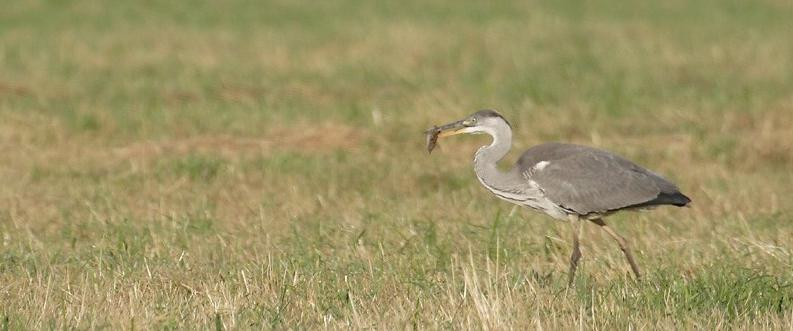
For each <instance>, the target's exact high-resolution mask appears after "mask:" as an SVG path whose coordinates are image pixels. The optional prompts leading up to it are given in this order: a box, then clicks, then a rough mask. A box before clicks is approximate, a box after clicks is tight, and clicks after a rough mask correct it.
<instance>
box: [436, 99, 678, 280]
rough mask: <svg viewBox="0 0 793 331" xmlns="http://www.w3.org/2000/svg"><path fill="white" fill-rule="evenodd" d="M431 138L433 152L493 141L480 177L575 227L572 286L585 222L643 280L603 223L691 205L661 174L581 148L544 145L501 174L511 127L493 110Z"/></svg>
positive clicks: (478, 165) (478, 164)
mask: <svg viewBox="0 0 793 331" xmlns="http://www.w3.org/2000/svg"><path fill="white" fill-rule="evenodd" d="M427 133H428V135H430V140H431V141H432V145H431V146H430V145H428V148H429V150H430V151H431V150H432V148H433V147H434V144H435V139H437V137H438V136H439V137H447V136H451V135H456V134H461V133H470V134H488V135H490V136H491V137H492V139H493V140H492V142H491V143H490V144H489V145H486V146H483V147H481V148H479V150H478V151H477V152H476V154H475V157H474V171H475V173H476V177H477V178H478V179H479V182H480V183H482V185H483V186H484V187H485V188H487V189H488V190H489V191H490V192H491V193H493V194H494V195H496V196H497V197H499V198H501V199H503V200H506V201H509V202H512V203H514V204H517V205H520V206H525V207H529V208H531V209H534V210H537V211H540V212H543V213H545V214H547V215H549V216H551V217H553V218H555V219H558V220H564V221H569V222H570V223H571V225H572V226H573V232H574V236H573V239H574V240H573V255H572V256H571V260H570V261H571V264H570V273H569V277H570V278H569V280H570V283H572V281H573V277H574V274H575V269H576V266H577V263H578V259H579V257H580V255H581V254H580V251H579V248H578V246H579V245H578V240H579V238H578V237H579V236H580V220H589V221H592V222H593V223H595V224H597V225H599V226H601V227H602V228H603V229H604V230H605V231H606V232H607V233H608V234H609V235H611V236H612V237H614V239H615V240H617V242H618V243H619V244H620V248H621V249H622V250H623V252H625V255H626V258H627V259H628V262H629V263H630V264H631V268H632V269H633V271H634V273H635V274H636V277H637V278H639V277H641V273H640V271H639V268H638V265H636V263H635V261H634V260H633V256H632V254H631V252H630V249H629V247H628V244H627V241H625V239H624V238H622V237H621V236H619V235H618V234H617V233H616V232H614V231H613V230H612V229H611V228H609V227H608V226H607V225H606V223H605V222H604V221H603V220H602V218H603V217H606V216H608V215H610V214H612V213H615V212H618V211H622V210H635V209H647V208H652V207H656V206H661V205H674V206H686V205H687V204H688V203H690V202H691V200H690V199H689V198H688V197H686V196H685V195H684V194H682V193H680V190H679V189H678V188H677V186H675V184H673V183H672V182H670V181H669V180H667V179H665V178H663V177H662V176H661V175H659V174H657V173H655V172H652V171H650V170H647V169H645V168H643V167H641V166H639V165H637V164H635V163H633V162H631V161H629V160H627V159H625V158H622V157H620V156H618V155H616V154H613V153H610V152H607V151H604V150H600V149H596V148H592V147H587V146H581V145H574V144H563V143H545V144H540V145H537V146H534V147H532V148H529V149H528V150H527V151H525V152H524V153H523V155H522V156H521V157H520V158H519V159H518V161H517V162H516V163H515V165H513V166H512V168H511V169H509V170H507V171H502V170H500V169H499V167H498V162H499V161H500V160H501V159H503V158H504V156H505V155H506V154H507V153H508V152H509V150H510V148H511V145H512V128H511V126H510V124H509V122H507V120H506V119H504V117H503V116H501V115H500V114H499V113H497V112H496V111H493V110H482V111H479V112H476V113H474V114H472V115H471V116H469V117H467V118H466V119H464V120H461V121H457V122H453V123H450V124H447V125H444V126H441V127H434V128H433V129H430V130H428V132H427ZM430 140H428V141H430Z"/></svg>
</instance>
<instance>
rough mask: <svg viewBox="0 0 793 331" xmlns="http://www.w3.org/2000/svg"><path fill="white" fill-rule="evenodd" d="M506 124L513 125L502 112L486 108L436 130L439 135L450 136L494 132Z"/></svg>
mask: <svg viewBox="0 0 793 331" xmlns="http://www.w3.org/2000/svg"><path fill="white" fill-rule="evenodd" d="M504 125H506V126H507V127H511V126H510V125H509V122H507V120H506V119H504V117H503V116H501V114H499V113H498V112H496V111H495V110H491V109H485V110H480V111H478V112H475V113H473V114H471V115H469V116H468V117H466V118H464V119H462V120H459V121H456V122H452V123H449V124H446V125H442V126H440V127H438V128H435V130H437V131H438V132H439V133H438V137H448V136H453V135H457V134H461V133H474V134H478V133H492V132H493V131H495V129H497V128H500V127H503V126H504Z"/></svg>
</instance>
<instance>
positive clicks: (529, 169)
mask: <svg viewBox="0 0 793 331" xmlns="http://www.w3.org/2000/svg"><path fill="white" fill-rule="evenodd" d="M543 161H545V162H546V163H544V164H543V166H542V167H539V166H537V164H538V163H540V162H543ZM517 166H518V167H520V168H521V171H522V172H523V173H524V174H525V176H526V177H527V179H528V180H531V181H534V182H535V183H536V185H537V186H538V187H539V188H540V189H541V190H542V191H543V193H544V195H545V196H546V198H548V199H549V200H551V201H552V202H554V203H556V204H558V205H560V206H561V207H562V208H565V209H567V210H571V211H574V212H576V213H578V214H581V215H586V214H590V213H605V212H609V211H615V210H619V209H624V208H631V207H642V206H650V205H656V204H675V205H685V204H686V203H688V202H689V201H690V200H688V198H686V197H685V196H684V195H682V194H680V192H679V190H678V188H677V187H676V186H675V185H674V184H672V183H671V182H669V181H668V180H666V179H664V178H663V177H661V176H660V175H658V174H655V173H653V172H652V171H649V170H647V169H645V168H642V167H641V166H639V165H636V164H635V163H633V162H631V161H629V160H626V159H624V158H622V157H620V156H618V155H616V154H612V153H609V152H606V151H603V150H599V149H595V148H591V147H586V146H579V145H570V144H557V143H552V144H544V145H540V146H538V147H536V148H532V149H530V150H528V151H526V153H524V155H523V156H522V157H521V159H520V160H519V161H518V164H517Z"/></svg>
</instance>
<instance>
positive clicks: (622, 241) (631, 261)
mask: <svg viewBox="0 0 793 331" xmlns="http://www.w3.org/2000/svg"><path fill="white" fill-rule="evenodd" d="M591 221H592V223H595V224H597V225H600V228H601V229H603V231H606V233H608V234H609V235H610V236H611V237H612V238H614V240H616V241H617V244H619V245H620V249H621V250H622V252H623V253H625V258H626V259H627V260H628V263H629V264H630V265H631V269H632V270H633V274H634V275H636V279H638V280H641V279H642V272H641V271H640V270H639V265H638V264H636V261H635V260H634V259H633V253H631V248H630V246H629V245H628V241H626V240H625V238H623V237H622V236H620V235H619V234H618V233H617V232H615V231H614V230H613V229H612V228H610V227H609V226H608V225H606V222H604V221H603V219H600V218H596V219H593V220H591Z"/></svg>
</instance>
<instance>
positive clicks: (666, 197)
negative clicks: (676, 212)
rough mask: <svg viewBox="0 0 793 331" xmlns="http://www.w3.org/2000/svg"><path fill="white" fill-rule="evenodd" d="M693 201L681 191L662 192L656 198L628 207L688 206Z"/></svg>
mask: <svg viewBox="0 0 793 331" xmlns="http://www.w3.org/2000/svg"><path fill="white" fill-rule="evenodd" d="M690 203H691V199H690V198H689V197H687V196H686V195H685V194H683V193H680V192H673V193H665V192H661V193H659V194H658V196H657V197H656V198H655V199H652V200H650V201H647V202H643V203H639V204H635V205H632V206H628V207H626V208H647V207H653V206H661V205H672V206H676V207H688V205H689V204H690Z"/></svg>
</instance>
